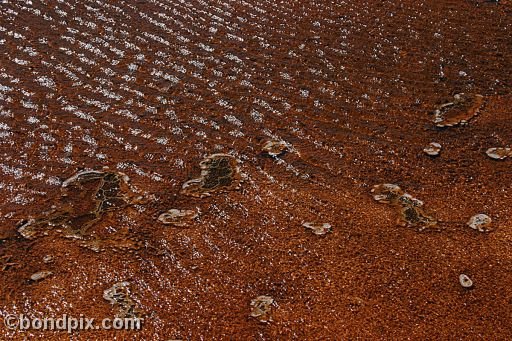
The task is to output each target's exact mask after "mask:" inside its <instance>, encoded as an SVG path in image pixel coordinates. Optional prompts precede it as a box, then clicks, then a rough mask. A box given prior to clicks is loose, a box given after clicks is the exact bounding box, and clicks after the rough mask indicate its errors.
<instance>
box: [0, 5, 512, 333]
mask: <svg viewBox="0 0 512 341" xmlns="http://www.w3.org/2000/svg"><path fill="white" fill-rule="evenodd" d="M334 3H337V4H334ZM110 5H116V6H118V7H119V8H120V9H122V10H123V11H124V12H123V13H121V12H119V11H118V10H116V9H115V8H114V7H112V6H110ZM87 6H89V8H88V7H87ZM109 6H110V7H109ZM91 8H92V9H91ZM31 9H32V10H31ZM33 9H37V10H39V11H40V12H37V11H33ZM62 11H64V12H66V13H67V15H62ZM59 13H60V14H59ZM141 13H142V15H141ZM44 14H46V15H47V16H49V17H52V18H53V20H52V21H50V20H46V19H44V18H43V15H44ZM148 16H150V17H151V20H150V19H148ZM76 18H80V19H76ZM109 18H110V19H111V20H110V19H109ZM109 20H110V21H109ZM87 22H90V23H94V25H93V24H87ZM155 22H156V23H163V24H164V25H161V24H155ZM0 26H1V28H2V29H1V30H0V42H1V45H0V49H1V51H2V52H1V54H0V77H1V78H0V85H3V86H7V87H10V88H12V90H5V88H2V87H0V89H2V90H1V92H0V95H1V97H0V109H1V110H0V112H1V115H0V124H4V125H0V128H2V135H1V136H2V137H1V139H0V152H1V155H2V157H1V159H2V160H1V162H0V164H1V165H0V194H1V197H2V199H0V203H1V205H0V222H1V224H0V238H1V241H0V262H1V263H0V315H1V316H2V317H4V318H5V317H6V316H7V315H8V314H21V313H23V314H26V315H28V316H38V317H45V316H46V317H60V316H62V315H63V314H67V315H69V316H75V317H79V316H80V314H82V315H83V316H87V317H95V318H97V319H102V318H112V317H113V315H114V314H115V312H116V311H115V309H114V308H113V307H112V306H111V305H110V304H109V303H108V302H107V301H106V300H105V299H103V297H102V295H103V291H104V290H106V289H108V288H110V287H112V286H113V285H114V284H115V283H118V282H121V281H128V282H130V283H131V286H132V288H133V290H134V292H133V295H134V296H133V299H134V300H135V301H136V302H137V303H138V308H139V309H140V310H141V311H143V312H144V313H145V322H144V327H143V330H142V331H136V332H125V331H116V332H112V331H82V332H75V333H73V334H71V336H70V335H68V334H67V333H65V332H39V331H34V330H32V331H26V332H21V331H16V330H14V331H12V330H7V329H6V328H4V326H3V325H2V326H0V339H7V338H10V339H15V340H22V339H36V338H38V337H44V339H47V340H59V339H62V340H64V339H70V338H71V339H73V340H107V339H113V337H116V338H117V339H120V340H128V339H130V340H131V339H146V340H166V339H191V340H197V339H230V338H231V339H240V340H246V339H258V340H274V339H283V340H286V339H301V340H303V339H311V340H314V339H317V340H318V339H356V338H361V339H391V338H392V339H417V340H420V339H446V340H448V339H487V340H506V339H511V338H512V252H511V250H512V209H511V207H512V190H511V184H512V160H511V159H508V160H503V161H496V160H492V159H490V158H489V157H487V156H486V155H485V151H486V150H487V149H488V148H491V147H507V146H510V145H511V144H512V120H511V115H512V112H511V110H512V109H511V108H512V94H511V89H512V69H511V65H512V39H511V34H512V5H511V3H510V1H500V3H499V4H496V3H490V2H483V1H462V0H460V1H450V0H447V1H438V0H428V1H410V0H404V1H380V0H379V1H373V0H367V1H346V2H342V1H320V0H319V1H315V2H313V1H287V2H285V3H280V2H277V1H263V0H261V1H253V0H248V1H247V2H239V1H228V0H221V1H206V2H202V1H195V0H194V1H185V2H179V1H174V0H173V1H162V2H158V1H105V2H102V1H72V0H70V1H66V2H62V3H61V2H53V1H45V3H43V2H41V1H37V0H34V1H32V4H24V3H23V2H21V1H19V2H18V1H8V2H3V3H2V4H0ZM68 28H69V30H68ZM212 28H215V29H212ZM74 30H75V31H74ZM15 33H17V34H20V35H22V36H23V37H24V38H19V36H18V35H17V34H15ZM151 35H153V36H151ZM156 36H158V37H160V38H162V39H163V40H164V41H165V42H167V43H162V42H159V41H158V39H157V38H155V37H156ZM70 37H71V38H73V39H70ZM109 37H110V38H109ZM43 38H45V39H43ZM95 38H102V39H103V41H99V40H95ZM111 38H112V39H111ZM242 40H243V41H242ZM45 41H46V42H45ZM88 43H89V44H90V45H91V46H93V47H95V48H96V49H97V50H93V49H90V48H88V45H87V44H88ZM129 44H134V45H136V46H137V47H138V48H139V50H136V49H132V48H130V47H129V46H131V45H129ZM204 46H207V48H204ZM27 47H32V48H33V49H34V50H35V51H38V55H35V56H33V55H30V53H28V52H27V51H29V50H26V48H27ZM112 47H115V48H117V49H118V50H122V51H124V54H123V55H122V56H121V55H119V54H118V53H116V50H115V49H113V48H112ZM94 51H96V52H97V51H100V52H101V53H96V52H94ZM187 51H188V52H187ZM140 54H144V58H143V59H141V58H140V56H139V57H137V55H140ZM84 57H85V58H87V59H88V60H89V61H90V60H93V61H95V63H96V65H92V64H91V63H90V62H89V63H88V62H87V59H84ZM237 58H238V59H237ZM15 59H18V60H20V59H22V60H26V61H27V62H28V63H23V62H22V63H21V64H20V63H19V62H18V63H17V62H15ZM112 60H118V62H116V63H112ZM198 62H199V63H198ZM132 63H134V64H137V65H138V69H137V70H136V71H130V69H129V65H130V64H132ZM201 63H202V64H201ZM62 67H66V68H67V69H68V70H69V71H71V72H73V73H74V74H75V75H76V77H77V78H78V79H79V82H81V83H80V84H77V83H76V82H77V81H76V80H73V79H71V78H72V77H71V76H69V73H66V72H65V71H63V68H62ZM101 68H103V70H102V69H101ZM105 68H110V71H112V72H114V73H111V72H110V71H108V70H107V71H105ZM155 70H156V71H162V72H163V73H167V74H168V76H169V75H170V76H172V77H167V78H165V77H161V76H158V72H155ZM180 70H181V71H180ZM109 74H110V75H109ZM43 75H45V76H47V77H50V78H52V79H53V80H54V82H55V86H53V87H50V88H48V87H44V86H42V85H41V82H38V81H36V80H35V79H36V78H38V77H40V76H43ZM123 76H127V77H133V79H129V78H127V77H125V78H123ZM173 77H175V78H176V79H177V80H175V79H174V78H173ZM16 79H18V81H16ZM212 82H213V83H212ZM73 83H75V84H73ZM100 88H104V89H106V90H108V91H110V92H112V93H116V94H118V95H119V96H121V98H116V97H115V96H109V95H108V94H107V93H106V92H103V93H102V92H101V91H100V90H98V89H100ZM459 92H471V93H479V94H482V95H483V96H484V97H485V105H484V107H483V108H482V110H481V111H480V114H479V115H478V116H477V117H475V118H474V119H472V120H471V121H470V123H469V124H468V125H467V126H457V127H450V128H446V129H440V128H436V127H435V125H434V124H433V122H432V115H431V114H430V113H431V112H432V111H433V110H434V109H435V108H436V106H438V105H439V104H442V103H445V102H446V101H449V100H451V99H452V98H453V95H454V94H456V93H459ZM95 101H96V102H95ZM23 103H25V104H23ZM27 103H32V104H33V105H30V104H28V105H27ZM34 105H35V106H34ZM69 106H72V107H73V108H71V109H70V107H69ZM125 110H129V111H130V112H131V116H130V115H127V114H126V111H125ZM77 111H81V112H82V113H86V114H89V115H91V116H92V117H93V118H94V119H95V121H93V122H92V121H91V120H88V119H84V118H82V117H83V115H82V116H81V114H79V113H78V114H77V113H76V112H77ZM123 113H124V114H123ZM230 115H232V116H234V119H233V117H231V116H230ZM34 118H35V119H36V120H38V121H39V122H37V121H35V120H34ZM34 122H35V123H34ZM5 125H6V126H7V128H6V126H5ZM137 129H139V130H140V131H137ZM145 134H149V135H145ZM271 136H275V137H278V138H279V139H282V140H284V141H286V142H287V143H289V144H290V145H291V146H293V148H294V150H295V151H292V152H289V153H287V154H285V155H283V156H281V157H280V159H281V160H282V161H279V159H274V158H271V157H268V156H264V155H262V154H261V153H260V151H261V146H262V145H263V143H264V142H265V141H267V140H268V139H269V138H270V137H271ZM91 138H92V139H93V141H95V143H93V142H91ZM430 142H438V143H440V144H442V145H443V150H442V152H441V155H440V156H439V157H436V158H431V157H428V156H427V155H425V154H424V153H423V152H422V150H423V148H424V147H425V146H427V145H428V143H430ZM69 144H71V145H72V147H73V148H71V149H70V148H67V147H66V146H67V145H69ZM212 153H230V154H233V155H235V156H236V157H237V158H238V159H240V164H239V166H240V171H241V172H242V174H243V182H242V184H241V186H240V189H239V190H235V191H230V192H227V193H217V194H214V195H212V196H211V197H206V198H191V197H187V196H184V195H182V194H180V190H181V185H182V184H183V183H184V182H185V181H187V180H190V179H193V178H196V177H197V176H198V174H199V171H200V170H199V166H198V165H199V162H200V161H201V160H202V159H203V158H204V157H205V156H206V155H209V154H212ZM66 158H67V159H66ZM69 160H71V161H72V162H69ZM104 166H107V167H109V169H111V170H119V171H122V172H124V173H126V174H127V175H128V176H129V177H130V178H131V183H132V184H133V185H134V186H136V187H137V188H139V189H140V190H141V192H142V193H143V195H144V197H145V202H144V203H142V204H140V205H137V206H134V207H130V208H127V209H125V210H121V211H116V212H113V213H112V214H110V215H108V216H107V217H106V218H104V219H102V220H101V222H99V223H98V224H97V225H95V226H94V227H92V228H91V229H90V230H91V235H92V236H95V235H98V236H102V238H110V239H109V240H112V241H113V242H112V243H111V244H109V246H108V247H106V248H105V250H104V251H101V252H95V251H93V250H91V249H90V248H87V247H83V246H81V245H80V243H79V242H80V241H79V240H76V239H70V238H64V237H62V236H59V235H58V234H57V235H55V234H50V235H49V236H46V237H41V238H37V239H34V240H26V239H24V238H23V237H22V236H20V235H19V234H18V233H17V231H16V226H17V224H18V222H19V221H20V220H23V219H28V218H30V217H32V218H35V217H37V216H38V215H40V214H41V213H43V212H45V211H49V210H50V209H51V206H52V205H56V204H58V202H59V200H60V194H61V190H60V185H59V182H61V181H63V180H65V179H67V178H69V177H70V176H72V175H73V174H75V173H76V172H77V171H79V170H80V169H86V168H87V169H96V170H101V169H102V167H104ZM381 183H395V184H398V185H399V186H400V187H401V188H402V189H403V190H404V191H406V192H407V193H410V194H411V195H413V196H414V197H416V198H418V199H421V200H423V201H424V202H425V207H426V209H427V210H428V212H429V213H430V214H432V215H433V216H435V217H436V218H437V219H439V221H440V224H439V225H440V226H441V227H442V228H441V229H438V230H437V229H436V230H435V231H434V230H428V229H427V230H425V231H422V232H418V231H417V230H416V229H414V228H407V227H404V226H399V225H398V224H396V221H397V216H396V212H395V210H394V209H393V208H390V207H389V206H388V205H381V204H378V203H377V202H375V201H374V200H373V199H372V197H371V194H370V190H371V188H372V186H374V185H376V184H381ZM171 208H177V209H198V210H199V211H200V212H201V214H200V216H199V218H198V219H197V220H196V221H195V222H193V223H192V225H191V226H190V227H188V228H179V227H169V226H165V225H163V224H161V223H160V222H159V221H158V220H157V218H158V216H159V215H160V214H161V213H163V212H165V211H167V210H169V209H171ZM477 213H485V214H488V215H489V216H491V217H492V219H493V226H494V230H493V231H492V232H490V233H479V232H477V231H474V230H471V229H470V228H469V227H467V226H466V222H467V221H468V219H469V218H470V217H471V216H472V215H474V214H477ZM305 222H320V223H323V222H326V223H330V224H331V225H332V233H328V234H326V235H322V236H319V235H315V234H313V233H311V231H310V230H308V229H305V228H304V227H303V226H302V224H303V223H305ZM116 243H117V244H116ZM46 255H51V256H52V257H53V259H54V260H53V262H51V263H48V264H46V263H44V262H43V258H44V257H45V256H46ZM42 270H49V271H52V272H53V275H51V276H49V277H47V278H45V279H43V280H41V281H39V282H32V281H30V280H29V278H30V276H31V275H32V274H34V273H36V272H38V271H42ZM461 273H464V274H467V275H468V276H470V277H471V279H472V280H473V281H474V283H475V286H474V288H473V289H471V290H466V289H464V288H462V287H461V285H460V284H459V280H458V277H459V275H460V274H461ZM260 295H267V296H271V297H272V298H273V299H274V300H275V302H276V304H277V306H276V307H275V308H274V311H273V316H272V318H273V322H271V323H267V324H265V323H260V322H258V321H257V320H256V319H254V318H251V317H250V316H249V315H250V312H251V307H250V302H251V299H253V298H255V297H257V296H260Z"/></svg>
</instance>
